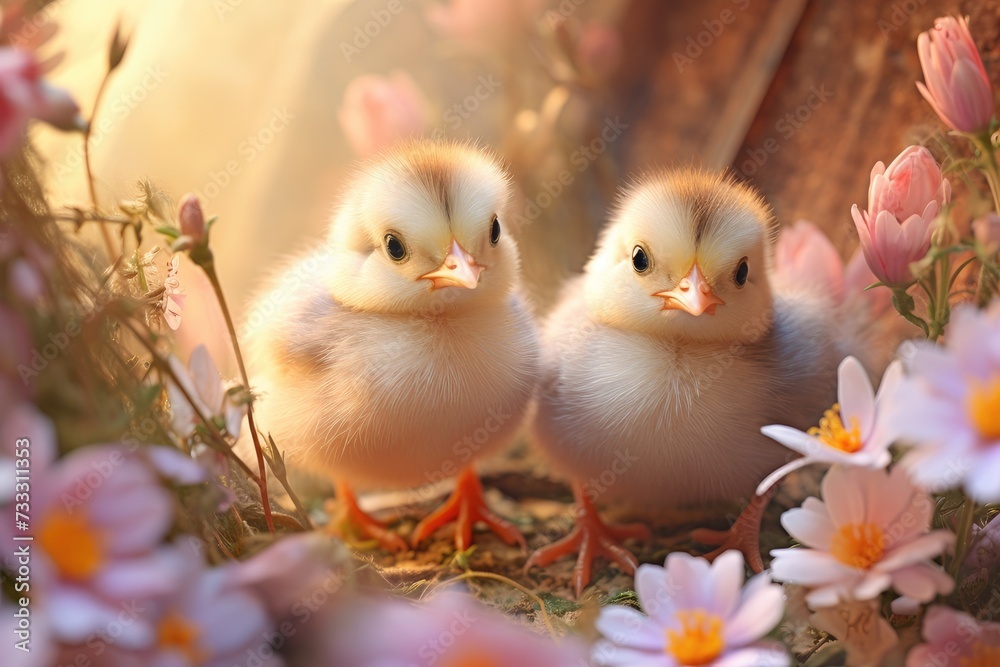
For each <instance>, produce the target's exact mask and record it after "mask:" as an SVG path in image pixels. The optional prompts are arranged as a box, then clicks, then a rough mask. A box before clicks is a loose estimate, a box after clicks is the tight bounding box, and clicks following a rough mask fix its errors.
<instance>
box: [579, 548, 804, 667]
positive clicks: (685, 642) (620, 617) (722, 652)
mask: <svg viewBox="0 0 1000 667" xmlns="http://www.w3.org/2000/svg"><path fill="white" fill-rule="evenodd" d="M744 574H745V571H744V564H743V556H742V555H741V554H740V553H739V552H737V551H727V552H726V553H724V554H722V555H721V556H719V558H718V559H716V561H715V563H713V564H711V565H710V564H709V563H708V561H707V560H705V559H704V558H701V557H697V556H691V555H689V554H685V553H672V554H670V555H669V556H667V561H666V563H665V567H659V566H657V565H641V566H640V567H639V569H638V570H636V573H635V590H636V595H637V596H638V598H639V603H640V604H641V605H642V608H643V610H644V611H645V612H646V613H645V614H643V613H640V612H638V611H636V610H635V609H632V608H630V607H624V606H618V605H610V606H607V607H604V608H603V609H602V610H601V615H600V618H598V620H597V629H598V630H599V631H600V632H601V634H602V635H603V636H604V639H603V640H601V641H599V642H598V643H597V644H596V645H595V646H594V649H593V652H592V660H593V662H594V664H597V665H606V666H609V667H611V666H621V667H626V666H627V667H633V666H636V665H642V666H644V667H647V666H648V667H654V666H656V667H695V666H701V665H713V666H715V667H782V666H785V665H788V664H790V659H789V656H788V653H787V652H786V651H785V649H784V648H783V647H782V646H781V645H780V644H778V643H777V642H771V641H762V640H761V638H762V637H764V636H765V635H766V634H767V633H769V632H770V631H771V630H772V629H774V627H775V626H776V625H777V624H778V621H780V620H781V617H782V614H784V610H785V603H784V597H783V595H782V591H781V586H778V585H775V584H772V583H771V580H770V578H769V577H768V575H766V574H759V575H757V576H755V577H754V578H752V579H751V580H750V581H749V582H747V585H746V586H743V577H744Z"/></svg>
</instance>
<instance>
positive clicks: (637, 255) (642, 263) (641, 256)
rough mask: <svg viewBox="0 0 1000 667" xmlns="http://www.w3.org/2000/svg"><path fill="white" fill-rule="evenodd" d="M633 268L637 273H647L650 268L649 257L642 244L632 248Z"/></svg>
mask: <svg viewBox="0 0 1000 667" xmlns="http://www.w3.org/2000/svg"><path fill="white" fill-rule="evenodd" d="M632 268H633V269H635V272H636V273H645V272H646V271H647V270H649V257H647V256H646V251H645V250H643V249H642V246H639V245H637V246H636V247H634V248H632Z"/></svg>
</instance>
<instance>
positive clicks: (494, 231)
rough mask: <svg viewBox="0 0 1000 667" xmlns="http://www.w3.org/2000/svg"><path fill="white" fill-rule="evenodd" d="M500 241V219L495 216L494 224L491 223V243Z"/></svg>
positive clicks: (494, 243)
mask: <svg viewBox="0 0 1000 667" xmlns="http://www.w3.org/2000/svg"><path fill="white" fill-rule="evenodd" d="M497 243H500V220H499V219H498V218H497V217H496V216H493V224H492V225H490V245H496V244H497Z"/></svg>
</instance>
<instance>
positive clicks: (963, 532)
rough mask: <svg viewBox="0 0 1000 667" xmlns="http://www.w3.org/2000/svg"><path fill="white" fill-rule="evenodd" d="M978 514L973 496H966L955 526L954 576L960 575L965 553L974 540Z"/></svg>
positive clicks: (952, 568) (951, 570)
mask: <svg viewBox="0 0 1000 667" xmlns="http://www.w3.org/2000/svg"><path fill="white" fill-rule="evenodd" d="M975 514H976V503H975V502H974V501H973V500H972V498H968V497H967V498H966V499H965V502H963V503H962V508H961V509H960V510H959V514H958V525H956V526H955V558H954V559H953V560H952V562H951V568H949V569H950V573H949V574H951V576H952V578H955V577H957V576H958V570H959V568H961V567H962V561H963V560H965V553H966V552H967V551H968V550H969V543H970V542H971V541H972V520H973V519H974V518H975Z"/></svg>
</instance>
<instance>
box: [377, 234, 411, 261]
mask: <svg viewBox="0 0 1000 667" xmlns="http://www.w3.org/2000/svg"><path fill="white" fill-rule="evenodd" d="M382 240H383V241H384V242H385V251H386V252H387V253H389V257H391V258H392V259H393V260H395V261H397V262H401V261H402V260H403V258H405V257H406V246H404V245H403V242H402V241H400V240H399V239H398V238H396V237H395V236H394V235H392V234H386V235H385V238H383V239H382Z"/></svg>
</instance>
